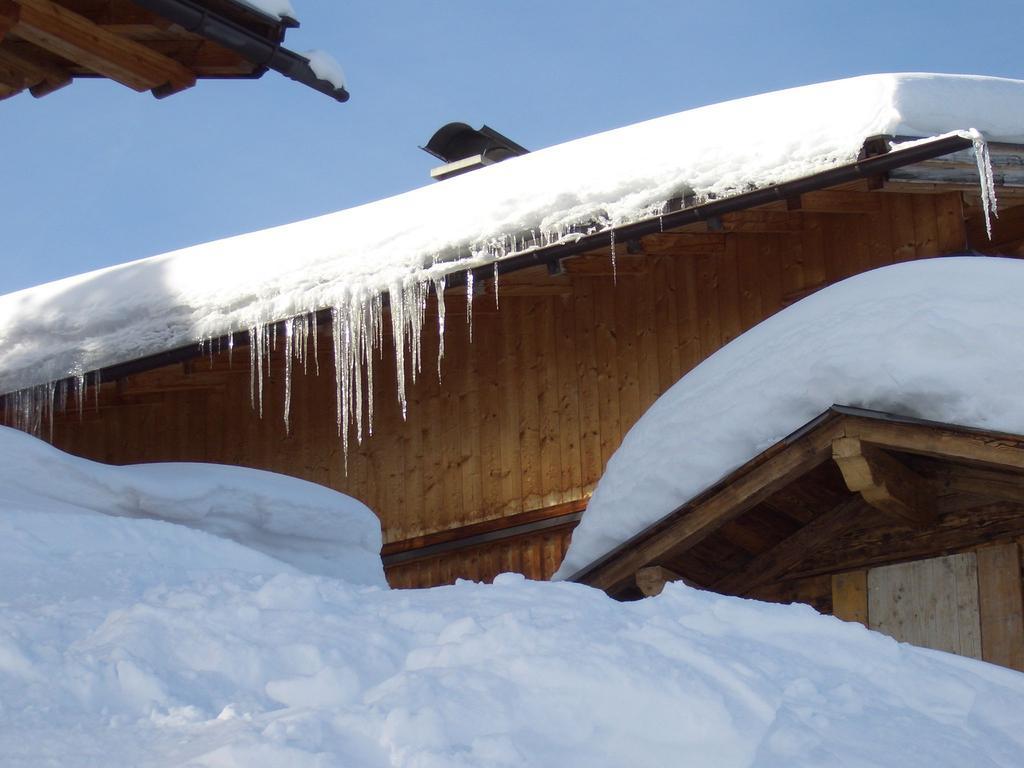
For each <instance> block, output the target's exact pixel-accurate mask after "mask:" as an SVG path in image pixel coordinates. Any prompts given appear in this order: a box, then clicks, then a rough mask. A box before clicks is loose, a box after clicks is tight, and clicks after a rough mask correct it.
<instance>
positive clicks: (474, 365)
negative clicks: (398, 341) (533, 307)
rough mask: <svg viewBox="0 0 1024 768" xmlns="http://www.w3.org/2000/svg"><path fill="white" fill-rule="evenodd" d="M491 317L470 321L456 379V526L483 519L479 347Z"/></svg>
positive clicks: (484, 314)
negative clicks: (459, 511)
mask: <svg viewBox="0 0 1024 768" xmlns="http://www.w3.org/2000/svg"><path fill="white" fill-rule="evenodd" d="M493 319H494V316H493V315H487V314H486V313H484V312H480V313H478V314H476V315H475V317H474V318H473V322H474V324H475V325H476V328H475V329H474V332H473V341H472V342H470V341H469V339H468V338H467V340H466V345H465V355H464V356H463V365H462V370H461V371H460V372H459V375H458V376H457V377H455V378H456V381H457V382H458V386H459V389H460V392H459V470H460V472H461V474H462V478H461V481H462V483H461V484H462V515H461V516H460V525H467V524H469V523H475V522H479V521H481V520H483V519H484V518H483V515H482V510H481V508H482V506H483V487H482V482H481V475H482V468H481V463H480V448H481V444H480V422H481V411H480V363H479V355H480V348H481V347H482V346H484V345H486V344H487V343H488V339H489V338H491V335H490V334H489V333H488V331H489V330H490V323H491V321H492V320H493Z"/></svg>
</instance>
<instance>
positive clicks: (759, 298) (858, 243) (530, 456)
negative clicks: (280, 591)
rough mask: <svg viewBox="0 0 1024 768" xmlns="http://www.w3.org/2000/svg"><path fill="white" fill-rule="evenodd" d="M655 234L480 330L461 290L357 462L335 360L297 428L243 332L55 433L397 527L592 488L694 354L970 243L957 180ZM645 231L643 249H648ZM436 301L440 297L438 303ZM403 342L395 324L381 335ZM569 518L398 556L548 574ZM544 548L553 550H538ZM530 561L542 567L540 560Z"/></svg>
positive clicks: (485, 320) (301, 408) (430, 573)
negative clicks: (338, 399) (306, 486)
mask: <svg viewBox="0 0 1024 768" xmlns="http://www.w3.org/2000/svg"><path fill="white" fill-rule="evenodd" d="M801 204H802V207H801V208H800V209H799V210H786V208H785V207H784V206H782V205H781V204H780V205H779V206H778V207H776V208H772V209H762V210H756V211H751V212H746V213H741V214H733V215H730V216H726V217H724V218H723V220H722V221H721V222H720V225H718V226H716V231H711V230H709V229H708V228H707V227H705V226H703V225H702V226H699V227H690V228H687V229H686V230H683V231H679V232H673V233H665V234H662V235H656V236H652V237H649V238H644V240H643V241H642V242H641V243H639V244H632V247H631V249H630V250H633V251H637V250H639V251H640V253H629V252H627V247H626V245H625V244H620V246H619V247H618V248H617V253H616V258H615V262H616V264H615V267H616V270H615V271H616V273H617V274H616V276H615V277H613V275H612V263H611V258H610V257H609V254H608V253H601V254H589V255H584V256H581V257H578V258H574V259H571V260H567V261H566V262H565V274H563V275H560V276H555V277H551V276H549V275H548V274H547V272H546V271H544V270H532V271H527V272H521V273H516V274H515V275H509V276H508V277H507V278H503V279H502V280H501V282H500V285H499V287H498V292H499V296H498V299H499V302H498V305H499V308H498V309H496V308H495V302H494V296H493V294H494V286H493V285H492V284H488V285H487V286H486V295H484V296H478V297H477V298H476V300H475V302H474V308H473V309H474V311H473V318H472V321H473V343H472V344H470V343H469V342H468V330H467V327H466V314H465V299H464V297H463V296H462V295H461V291H459V292H452V295H449V296H448V297H447V299H446V306H447V332H446V338H445V349H446V354H445V358H444V363H443V377H442V381H441V382H440V383H439V382H438V379H437V375H436V372H435V371H434V370H433V369H434V364H435V363H434V360H435V356H436V350H437V338H436V331H435V330H433V329H432V328H430V324H431V322H432V320H431V319H429V318H428V330H427V332H426V333H425V334H424V339H425V341H424V357H425V363H424V371H423V374H422V375H421V376H420V378H419V380H418V382H417V383H416V385H415V386H412V387H411V388H410V395H409V409H408V418H407V420H405V421H403V420H402V417H401V413H400V410H399V408H398V406H397V402H396V397H395V384H394V379H395V376H394V371H393V370H392V366H393V363H391V362H390V360H389V355H385V362H384V363H382V364H381V365H379V366H378V368H377V372H376V415H375V423H374V434H373V436H372V437H371V438H369V439H366V440H364V442H363V444H362V446H359V447H353V449H352V451H351V455H350V456H349V458H348V467H347V472H346V467H345V462H344V460H343V456H342V452H341V446H340V442H339V439H338V437H337V434H336V431H335V416H334V383H333V378H334V377H333V362H332V361H331V360H330V357H329V353H328V351H327V350H329V344H328V343H326V337H325V338H324V341H322V343H321V344H320V349H321V359H320V369H321V375H320V376H316V375H314V374H313V373H312V371H311V372H310V373H309V374H308V375H303V374H302V373H301V371H297V372H296V375H295V379H294V395H293V406H292V408H293V415H292V429H291V432H290V433H286V432H285V429H284V425H283V420H282V418H281V403H282V400H283V391H282V388H283V383H282V376H281V370H280V362H281V361H280V355H278V356H277V357H276V359H275V362H274V364H273V366H272V381H271V383H270V387H269V391H268V394H267V395H266V402H265V409H264V411H265V412H264V418H263V419H262V420H261V419H260V418H259V417H258V416H257V415H255V414H254V412H253V410H252V409H251V407H250V402H249V373H248V366H247V363H248V360H247V354H246V351H245V350H242V351H241V354H236V356H235V359H234V360H233V362H232V363H231V365H230V366H229V364H228V360H227V356H226V355H225V354H221V355H218V356H216V357H215V358H214V359H213V360H212V361H208V360H205V359H204V360H196V361H193V362H192V363H191V364H189V365H188V366H184V367H183V366H180V365H177V366H171V367H168V368H165V369H160V370H156V371H152V372H148V373H144V374H140V375H137V376H132V377H128V378H126V379H124V380H121V381H118V382H111V383H107V384H104V387H103V393H102V397H101V407H100V410H99V412H98V413H96V412H92V411H89V410H87V412H86V414H85V415H84V417H83V418H82V419H81V420H79V419H78V417H77V415H72V416H70V417H68V418H65V419H59V420H58V423H57V426H56V429H55V433H54V442H55V444H56V445H57V446H58V447H60V448H62V449H64V450H68V451H70V452H72V453H75V454H78V455H82V456H86V457H89V458H93V459H98V460H101V461H106V462H111V463H135V462H146V461H168V460H190V461H213V462H226V463H231V464H239V465H244V466H250V467H258V468H264V469H271V470H274V471H278V472H283V473H287V474H290V475H295V476H297V477H302V478H305V479H308V480H312V481H314V482H317V483H322V484H324V485H328V486H330V487H333V488H336V489H338V490H340V491H344V492H345V493H349V494H351V495H353V496H355V497H357V498H359V499H361V500H362V501H364V502H365V503H366V504H368V505H369V506H370V507H371V508H372V509H374V510H375V511H376V512H377V513H378V514H379V515H380V517H381V522H382V526H383V531H384V538H385V542H389V543H392V544H395V543H400V542H402V541H404V540H409V539H413V538H414V537H419V536H424V535H427V534H431V533H435V532H438V531H446V530H450V529H457V528H460V527H463V526H469V525H473V524H477V523H480V522H482V521H488V520H494V519H497V518H504V517H507V516H510V515H515V514H519V513H523V512H526V511H529V510H536V509H542V508H546V507H550V506H552V505H559V504H563V503H565V502H570V501H573V500H578V499H581V498H585V497H586V496H587V495H588V494H589V493H590V491H591V490H592V488H593V486H594V484H595V483H596V481H597V480H598V478H599V477H600V475H601V473H602V471H603V468H604V466H605V463H606V462H607V460H608V458H609V457H610V456H611V454H612V452H613V451H614V450H615V449H616V447H617V446H618V445H619V443H620V441H621V440H622V437H623V435H624V434H625V432H626V430H628V429H629V428H630V427H631V426H632V425H633V423H634V422H635V421H636V420H637V419H638V418H639V416H640V415H641V414H642V413H643V412H644V410H645V409H646V408H647V407H648V406H649V405H650V404H651V403H652V402H653V401H654V400H655V398H657V397H658V396H659V395H660V394H661V393H662V392H664V391H665V390H666V389H667V388H668V387H669V386H670V385H671V384H673V383H674V382H675V381H677V380H678V379H679V378H680V377H681V376H682V375H683V374H684V373H686V371H688V370H689V369H690V368H692V367H693V366H694V365H696V364H697V363H698V362H700V361H701V360H702V359H704V358H705V357H707V356H708V355H710V354H711V353H712V352H714V351H715V350H717V349H718V348H719V347H721V346H722V345H723V344H725V343H726V342H728V341H729V340H731V339H733V338H735V337H736V336H737V335H739V334H740V333H742V332H743V331H744V330H746V329H747V328H750V327H751V326H753V325H754V324H756V323H758V322H759V321H761V320H762V319H764V318H765V317H767V316H769V315H771V314H773V313H774V312H776V311H778V310H779V309H781V308H783V307H784V306H786V305H788V304H790V303H792V302H794V301H796V300H798V299H799V298H801V297H803V296H805V295H807V294H808V293H811V292H813V291H815V290H817V289H818V288H820V287H822V286H825V285H827V284H830V283H832V282H835V281H837V280H841V279H843V278H845V277H847V276H850V275H853V274H856V273H858V272H861V271H864V270H867V269H871V268H873V267H877V266H881V265H884V264H889V263H892V262H895V261H905V260H911V259H917V258H925V257H929V256H935V255H938V254H943V253H950V252H957V251H961V250H963V249H964V244H965V242H964V238H965V228H964V224H963V218H964V209H963V200H962V196H961V194H960V193H957V192H951V193H945V194H899V193H891V192H866V191H845V192H835V191H833V192H822V193H812V194H809V195H805V196H804V197H803V199H802V201H801ZM638 245H639V248H638ZM431 311H432V310H431ZM385 344H386V345H390V340H388V339H386V340H385ZM566 542H567V536H565V535H562V534H559V535H547V536H534V537H532V538H527V539H524V540H522V541H514V542H505V543H496V544H491V545H488V547H486V548H484V549H480V548H476V549H473V550H471V551H467V552H463V553H462V554H460V555H458V556H455V555H451V556H449V558H448V561H447V564H445V563H441V562H440V561H438V560H437V559H436V558H435V559H433V560H431V559H424V560H422V561H420V562H419V564H417V563H416V562H407V563H405V564H403V565H402V566H401V567H396V568H395V569H393V571H392V578H393V580H394V581H395V583H396V584H402V585H429V584H434V583H439V582H447V581H452V580H453V579H454V578H455V577H459V576H462V577H468V578H482V579H487V578H490V577H491V576H493V575H494V574H495V573H496V572H499V571H501V570H506V569H508V568H513V569H519V570H525V571H527V572H528V573H529V575H531V576H533V577H536V578H545V577H547V576H549V575H550V573H551V572H552V570H553V569H554V568H555V567H556V566H557V564H558V562H559V561H560V559H561V556H562V554H563V552H564V548H565V545H566ZM538 548H539V549H538ZM526 562H529V563H532V564H531V565H524V563H526Z"/></svg>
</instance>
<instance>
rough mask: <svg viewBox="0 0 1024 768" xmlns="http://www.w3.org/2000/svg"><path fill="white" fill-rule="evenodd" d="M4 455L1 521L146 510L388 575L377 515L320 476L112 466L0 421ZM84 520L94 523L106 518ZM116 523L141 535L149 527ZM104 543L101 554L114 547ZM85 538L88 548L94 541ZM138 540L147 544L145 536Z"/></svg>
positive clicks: (350, 570)
mask: <svg viewBox="0 0 1024 768" xmlns="http://www.w3.org/2000/svg"><path fill="white" fill-rule="evenodd" d="M0 463H2V466H0V521H2V520H3V519H4V517H5V516H7V515H8V514H9V513H11V512H14V511H18V512H25V511H32V510H36V509H44V510H46V511H47V513H58V512H59V513H62V514H66V515H69V516H72V517H83V516H87V517H92V516H95V515H108V516H115V517H124V518H146V519H149V520H155V521H162V522H160V523H159V524H156V525H155V526H154V530H159V529H160V528H161V526H162V525H164V524H166V523H177V524H179V525H183V526H188V527H190V528H194V529H196V530H197V531H202V532H204V533H206V534H212V535H213V536H217V537H220V538H223V539H228V540H231V541H234V542H236V543H237V544H239V545H241V546H242V547H245V548H247V549H248V550H255V551H257V552H262V553H264V554H265V555H268V556H270V557H273V558H276V559H277V560H280V561H281V562H282V563H288V564H290V565H292V566H294V567H296V568H299V569H301V570H303V571H306V572H308V573H315V574H321V575H325V576H334V577H337V578H343V579H346V580H347V581H350V582H352V583H354V584H367V585H377V586H383V585H385V584H386V583H387V582H386V581H385V579H384V569H383V566H382V564H381V561H380V547H381V531H380V522H379V520H378V519H377V517H376V515H374V514H373V512H371V511H370V509H369V507H367V506H365V505H364V504H362V503H361V502H359V501H356V500H355V499H353V498H351V497H349V496H345V495H343V494H340V493H338V492H336V491H332V490H330V489H329V488H325V487H323V486H321V485H316V484H315V483H310V482H306V481H305V480H298V479H296V478H293V477H287V476H285V475H278V474H274V473H272V472H262V471H259V470H255V469H244V468H242V467H229V466H223V465H216V464H186V463H168V464H139V465H134V466H127V467H113V466H108V465H106V464H98V463H96V462H93V461H88V460H86V459H80V458H78V457H76V456H71V455H69V454H66V453H63V452H62V451H59V450H57V449H56V448H53V447H51V446H49V445H47V444H46V443H43V442H41V441H39V440H37V439H35V438H33V437H30V436H28V435H25V434H23V433H21V432H18V431H16V430H13V429H9V428H7V427H0ZM80 524H81V525H82V526H85V527H86V528H90V529H92V530H98V529H102V528H103V527H104V525H105V524H103V523H100V522H96V521H92V522H88V521H86V522H82V523H80ZM112 530H113V529H112ZM116 530H121V531H128V530H134V531H137V532H139V534H136V535H141V532H143V531H145V530H148V529H146V528H138V527H136V528H131V527H130V526H129V527H121V528H116ZM199 540H202V539H201V538H200V539H196V541H199ZM74 541H75V540H74V539H73V538H72V539H70V542H74ZM99 543H100V544H101V547H100V549H99V550H97V551H95V552H94V554H95V555H96V556H97V557H99V556H100V553H106V552H107V547H106V545H105V544H102V542H99ZM80 544H81V546H82V547H83V548H90V547H95V546H96V544H97V541H94V540H92V539H85V540H83V541H82V542H80ZM139 546H141V547H143V548H145V547H146V546H147V545H146V544H145V542H144V541H142V540H140V541H139ZM282 567H283V566H282Z"/></svg>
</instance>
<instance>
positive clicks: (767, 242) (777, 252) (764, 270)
mask: <svg viewBox="0 0 1024 768" xmlns="http://www.w3.org/2000/svg"><path fill="white" fill-rule="evenodd" d="M786 239H787V238H786V236H785V235H764V236H763V237H761V239H760V257H759V263H758V274H759V280H760V285H761V311H762V312H763V314H762V316H761V318H760V319H759V320H758V322H761V320H764V319H765V318H767V317H770V316H772V315H774V314H775V313H776V312H778V311H779V310H780V309H782V306H783V305H782V258H783V257H782V254H783V249H784V247H785V243H786Z"/></svg>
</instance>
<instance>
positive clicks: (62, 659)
mask: <svg viewBox="0 0 1024 768" xmlns="http://www.w3.org/2000/svg"><path fill="white" fill-rule="evenodd" d="M27 498H28V497H26V500H27ZM0 510H2V511H0V606H2V607H3V610H2V612H0V763H2V764H3V765H4V766H5V768H22V767H25V768H27V767H28V766H31V767H32V768H35V766H39V765H60V766H64V767H65V768H80V767H85V766H97V767H99V766H102V767H103V768H117V767H118V766H125V767H129V766H130V767H132V768H134V767H135V766H152V767H161V766H168V767H170V766H206V767H207V768H230V767H234V766H246V768H280V766H296V767H297V768H314V767H319V766H323V767H326V766H336V765H350V766H360V768H375V767H383V766H406V767H418V768H458V767H459V766H466V767H467V768H470V767H472V768H497V767H499V766H517V767H518V766H523V765H528V766H555V765H557V766H567V768H568V767H571V766H588V767H589V768H594V767H600V766H623V765H629V766H637V768H643V767H644V766H651V767H655V766H657V767H658V768H661V767H662V766H666V765H678V764H680V761H681V760H682V761H684V762H685V764H686V765H689V766H713V767H714V768H741V767H742V768H754V767H756V768H782V767H783V766H785V768H800V767H801V766H804V767H807V768H811V767H812V766H813V767H814V768H820V766H825V765H849V766H853V765H856V766H864V767H865V768H867V767H868V766H877V767H879V768H880V767H881V766H894V765H899V766H902V767H903V768H942V767H943V766H950V767H952V766H963V765H972V766H1002V767H1004V768H1010V766H1017V765H1019V757H1020V754H1021V753H1022V750H1024V735H1022V734H1024V676H1022V675H1020V674H1019V673H1016V672H1012V671H1009V670H1004V669H1001V668H998V667H993V666H990V665H987V664H983V663H980V662H975V661H971V660H967V659H962V658H958V657H955V656H950V655H947V654H943V653H938V652H934V651H926V650H921V649H915V648H912V647H910V646H906V645H901V644H898V643H896V642H895V641H894V640H892V639H890V638H887V637H884V636H882V635H879V634H876V633H873V632H869V631H867V630H866V629H864V628H863V627H861V626H860V625H856V624H844V623H843V622H841V621H839V620H837V619H834V618H832V617H825V616H820V615H818V614H816V613H815V612H814V611H813V610H812V609H810V608H809V607H807V606H779V605H769V604H763V603H758V602H755V601H745V600H740V599H736V598H729V597H722V596H719V595H715V594H711V593H703V592H699V591H696V590H691V589H689V588H686V587H683V586H681V585H675V584H672V585H669V586H668V588H667V589H666V590H665V592H664V593H663V594H662V595H661V596H660V597H658V598H652V599H649V600H644V601H641V602H638V603H632V604H620V603H616V602H614V601H612V600H611V599H609V598H607V597H606V596H605V595H604V594H603V593H601V592H599V591H597V590H593V589H589V588H587V587H583V586H580V585H576V584H568V583H555V584H552V583H544V582H528V581H526V580H524V579H522V578H521V577H517V576H516V577H514V576H511V575H507V576H503V577H499V578H498V579H497V581H496V583H495V584H494V585H493V586H485V585H477V584H470V583H465V582H463V583H460V584H457V585H455V586H453V587H442V588H436V589H431V590H423V591H389V590H381V589H378V588H375V587H358V586H355V585H353V584H351V583H349V582H346V581H341V580H336V579H331V578H327V577H317V576H311V575H308V574H303V573H300V572H297V571H295V570H294V569H290V568H288V567H286V566H283V565H282V564H281V563H280V562H278V561H275V560H273V559H271V558H269V557H266V556H263V555H260V554H259V553H256V552H254V551H252V550H250V549H248V548H245V547H241V546H239V545H237V544H235V543H233V542H230V541H226V540H224V539H221V538H218V537H214V536H209V535H207V534H204V533H203V532H201V531H196V530H192V529H189V528H185V527H183V526H177V525H168V524H166V523H162V522H157V521H152V520H139V519H133V518H117V517H110V516H109V515H95V514H81V513H80V512H77V511H69V510H68V509H67V508H66V507H65V505H64V504H63V503H61V502H57V503H55V502H54V501H53V500H52V499H50V498H48V497H45V496H40V497H38V499H37V501H36V504H35V505H34V506H32V507H31V508H29V507H22V506H20V505H16V506H14V507H11V506H10V505H9V503H7V502H3V503H0Z"/></svg>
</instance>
